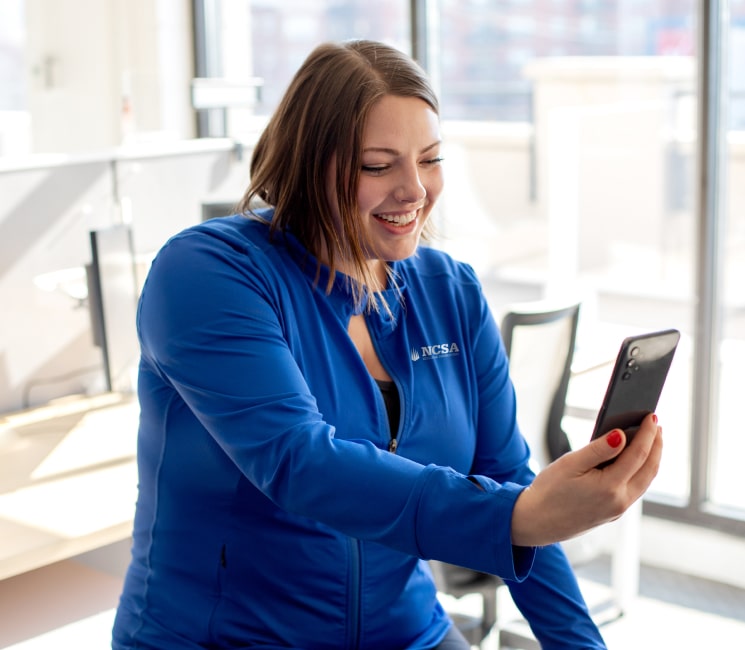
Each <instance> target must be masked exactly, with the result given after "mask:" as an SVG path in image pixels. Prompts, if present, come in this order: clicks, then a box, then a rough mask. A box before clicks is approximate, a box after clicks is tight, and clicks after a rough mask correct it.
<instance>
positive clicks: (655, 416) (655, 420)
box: [652, 413, 657, 424]
mask: <svg viewBox="0 0 745 650" xmlns="http://www.w3.org/2000/svg"><path fill="white" fill-rule="evenodd" d="M652 422H654V423H655V424H657V415H656V414H655V413H652Z"/></svg>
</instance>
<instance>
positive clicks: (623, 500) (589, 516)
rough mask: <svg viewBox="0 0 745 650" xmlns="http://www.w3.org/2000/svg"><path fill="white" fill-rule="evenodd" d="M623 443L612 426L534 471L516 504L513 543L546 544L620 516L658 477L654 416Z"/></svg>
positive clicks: (657, 431)
mask: <svg viewBox="0 0 745 650" xmlns="http://www.w3.org/2000/svg"><path fill="white" fill-rule="evenodd" d="M625 444H626V436H625V434H624V433H623V431H621V430H619V429H614V430H613V431H611V432H609V433H607V434H606V435H604V436H602V437H600V438H597V439H596V440H593V441H592V442H590V444H588V445H587V446H586V447H583V448H582V449H578V450H577V451H573V452H570V453H568V454H565V455H564V456H562V457H561V458H559V459H557V460H556V461H554V462H553V463H551V464H550V465H549V466H548V467H546V468H545V469H544V470H543V471H542V472H541V473H540V474H538V476H536V478H535V480H534V481H533V483H532V484H531V485H530V486H529V487H528V488H526V489H525V490H524V491H523V492H522V494H521V495H520V496H519V497H518V499H517V502H516V503H515V509H514V511H513V514H512V543H513V544H515V545H517V546H545V545H547V544H552V543H554V542H560V541H563V540H566V539H569V538H571V537H574V536H575V535H579V534H580V533H583V532H585V531H586V530H589V529H590V528H594V527H595V526H598V525H600V524H604V523H606V522H608V521H612V520H614V519H617V518H618V517H620V516H621V515H622V514H623V513H624V512H625V511H626V510H627V509H628V508H629V506H631V504H632V503H634V502H635V501H636V500H637V499H638V498H639V497H641V496H642V495H643V494H644V492H645V491H646V490H647V488H648V487H649V484H650V483H651V482H652V479H654V477H655V476H656V475H657V470H658V469H659V466H660V457H661V455H662V428H661V427H659V426H658V425H657V417H656V416H655V415H654V414H650V415H648V416H647V417H646V418H645V419H644V421H643V422H642V425H641V426H640V427H639V430H638V431H637V433H636V435H635V436H634V438H633V440H632V441H631V443H630V444H629V446H628V448H627V449H625V450H624V446H625ZM621 451H623V454H621ZM619 454H620V456H619ZM616 456H619V457H618V459H617V460H616V461H615V462H613V463H612V464H610V465H607V466H605V467H603V468H602V469H599V468H598V465H599V464H601V463H603V462H605V461H607V460H610V459H612V458H615V457H616Z"/></svg>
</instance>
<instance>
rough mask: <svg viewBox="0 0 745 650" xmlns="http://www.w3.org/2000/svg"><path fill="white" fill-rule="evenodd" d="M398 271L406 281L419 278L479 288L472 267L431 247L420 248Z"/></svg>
mask: <svg viewBox="0 0 745 650" xmlns="http://www.w3.org/2000/svg"><path fill="white" fill-rule="evenodd" d="M399 268H400V270H401V272H402V273H404V274H406V275H407V276H409V277H407V279H409V278H411V277H412V276H419V277H420V278H423V279H432V280H440V281H442V280H448V281H450V282H455V283H458V284H465V285H473V286H474V287H479V286H480V283H479V280H478V278H477V276H476V272H475V271H474V270H473V267H472V266H471V265H470V264H468V263H467V262H463V261H460V260H456V259H455V258H453V257H451V256H450V255H449V254H448V253H446V252H445V251H442V250H440V249H438V248H434V247H431V246H420V247H419V248H418V249H417V252H416V254H415V255H413V256H412V257H410V258H408V259H406V260H404V261H403V262H401V263H400V267H399Z"/></svg>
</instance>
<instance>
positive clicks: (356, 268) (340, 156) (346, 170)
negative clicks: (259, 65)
mask: <svg viewBox="0 0 745 650" xmlns="http://www.w3.org/2000/svg"><path fill="white" fill-rule="evenodd" d="M385 95H395V96H400V97H417V98H419V99H422V100H424V101H425V102H426V103H427V104H428V105H429V106H430V108H431V109H432V110H433V111H434V112H435V113H436V114H439V105H438V101H437V97H436V95H435V93H434V90H433V89H432V86H431V84H430V82H429V79H428V78H427V75H426V73H425V72H424V70H423V69H422V68H421V67H420V66H419V65H418V64H417V63H416V62H415V61H414V60H413V59H411V58H410V57H409V56H407V55H406V54H404V53H403V52H401V51H399V50H397V49H395V48H393V47H391V46H389V45H385V44H383V43H379V42H375V41H367V40H354V41H347V42H344V43H338V44H336V43H325V44H322V45H319V46H318V47H316V48H315V49H314V50H313V51H312V52H311V53H310V55H309V56H308V58H307V59H306V60H305V62H304V63H303V64H302V66H301V67H300V68H299V70H298V71H297V73H296V74H295V76H294V78H293V79H292V81H291V82H290V85H289V87H288V89H287V91H286V92H285V95H284V97H283V99H282V101H281V102H280V104H279V106H278V108H277V110H276V111H275V113H274V115H273V116H272V118H271V119H270V121H269V123H268V125H267V127H266V129H265V130H264V132H263V133H262V135H261V136H260V138H259V140H258V142H257V144H256V146H255V148H254V151H253V155H252V158H251V168H250V172H251V180H250V184H249V187H248V189H247V190H246V193H245V194H244V196H243V198H242V199H241V202H240V203H239V205H238V208H239V210H240V211H242V212H243V213H244V214H247V215H249V216H250V215H252V214H253V213H252V210H251V207H252V206H253V205H254V202H255V201H256V199H257V198H259V199H261V201H263V202H264V203H266V204H269V205H271V206H273V207H274V209H275V210H274V217H273V219H272V223H271V228H272V231H273V232H277V231H280V230H290V231H291V232H292V233H293V234H294V235H295V236H296V237H298V239H299V240H300V241H301V242H302V243H303V245H304V246H305V247H306V248H307V249H308V250H309V251H310V252H311V253H312V254H313V255H315V256H316V257H318V256H319V255H320V254H321V252H323V254H324V255H325V256H326V257H327V260H326V261H327V262H328V265H329V267H330V269H331V273H330V276H329V281H328V286H327V287H326V290H327V291H328V290H330V288H331V286H332V284H333V279H334V275H335V272H336V260H337V259H339V257H341V258H342V259H344V260H346V261H349V262H350V263H351V265H352V269H353V273H354V276H355V277H356V278H357V280H358V281H357V282H354V281H353V286H352V290H353V292H354V295H355V297H356V299H357V301H358V304H361V303H362V301H363V299H364V295H363V294H364V286H374V283H373V278H372V277H371V271H370V270H369V266H368V264H367V263H366V262H367V255H366V245H365V241H364V226H363V224H361V223H360V219H359V214H358V206H357V187H358V184H359V178H360V169H361V164H362V163H361V156H360V154H361V149H362V136H363V132H364V127H365V123H366V121H367V117H368V115H369V112H370V109H371V107H372V106H373V105H374V104H375V103H376V102H378V101H379V100H380V99H381V98H382V97H384V96H385ZM334 158H335V163H336V194H337V202H338V206H339V214H340V218H341V231H339V226H338V223H337V222H336V220H335V219H334V218H333V216H332V212H331V208H330V204H329V199H328V197H327V191H326V187H327V174H328V170H329V166H330V165H331V162H332V159H334ZM372 307H373V308H377V307H378V304H377V301H376V300H375V299H374V297H373V300H372Z"/></svg>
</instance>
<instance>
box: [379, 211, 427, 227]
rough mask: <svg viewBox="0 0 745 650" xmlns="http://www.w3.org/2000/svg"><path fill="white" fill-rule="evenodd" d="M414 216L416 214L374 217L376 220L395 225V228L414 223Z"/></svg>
mask: <svg viewBox="0 0 745 650" xmlns="http://www.w3.org/2000/svg"><path fill="white" fill-rule="evenodd" d="M416 215H417V213H416V212H410V213H409V214H396V215H394V214H378V215H375V216H376V217H378V219H382V220H383V221H387V222H388V223H392V224H395V225H396V226H405V225H407V224H410V223H411V222H412V221H414V219H416Z"/></svg>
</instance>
